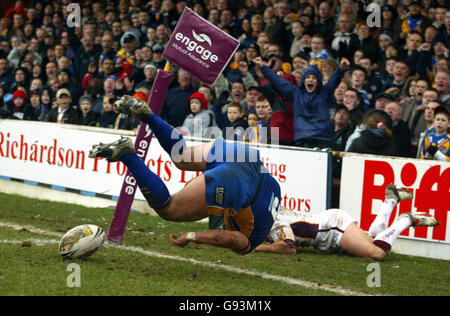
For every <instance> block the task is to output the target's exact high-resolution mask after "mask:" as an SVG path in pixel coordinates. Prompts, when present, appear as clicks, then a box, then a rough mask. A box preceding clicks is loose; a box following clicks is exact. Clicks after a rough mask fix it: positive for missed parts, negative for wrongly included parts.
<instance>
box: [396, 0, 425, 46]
mask: <svg viewBox="0 0 450 316" xmlns="http://www.w3.org/2000/svg"><path fill="white" fill-rule="evenodd" d="M421 10H422V8H421V3H420V1H419V0H412V1H411V2H410V3H409V5H408V11H409V13H408V14H407V15H406V17H405V18H404V19H403V21H402V32H401V33H400V37H401V38H406V36H407V35H408V34H409V33H410V32H412V31H415V30H417V29H419V28H420V30H423V31H424V30H425V29H426V28H427V26H429V25H430V24H431V21H430V19H428V18H427V17H426V16H425V15H423V14H422V12H421Z"/></svg>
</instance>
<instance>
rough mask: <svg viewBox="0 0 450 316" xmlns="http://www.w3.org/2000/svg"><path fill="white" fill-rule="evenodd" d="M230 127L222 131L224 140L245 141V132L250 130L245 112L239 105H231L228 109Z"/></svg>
mask: <svg viewBox="0 0 450 316" xmlns="http://www.w3.org/2000/svg"><path fill="white" fill-rule="evenodd" d="M227 119H228V122H229V123H228V125H227V126H225V127H224V128H223V129H222V133H223V136H224V138H226V139H232V140H240V141H242V140H244V137H245V133H244V132H245V130H246V129H247V128H248V123H247V120H245V118H244V111H243V110H242V106H241V105H240V104H239V103H231V104H230V105H228V108H227Z"/></svg>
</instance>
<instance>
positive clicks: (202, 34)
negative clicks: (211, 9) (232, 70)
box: [163, 8, 239, 85]
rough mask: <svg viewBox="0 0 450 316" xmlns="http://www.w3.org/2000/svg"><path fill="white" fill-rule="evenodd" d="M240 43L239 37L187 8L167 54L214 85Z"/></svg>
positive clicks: (174, 62) (187, 69) (174, 61)
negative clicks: (229, 33)
mask: <svg viewBox="0 0 450 316" xmlns="http://www.w3.org/2000/svg"><path fill="white" fill-rule="evenodd" d="M238 46H239V41H238V40H237V39H235V38H234V37H232V36H230V35H228V34H227V33H225V32H223V31H222V30H220V29H219V28H217V27H216V26H214V25H212V24H211V23H209V22H208V21H206V20H205V19H203V18H202V17H201V16H199V15H197V14H195V13H194V12H193V11H191V10H190V9H189V8H185V9H184V11H183V14H182V15H181V17H180V19H179V21H178V23H177V26H176V27H175V30H174V31H173V34H172V36H171V37H170V40H169V42H168V44H167V47H166V49H165V50H164V54H163V57H164V58H165V59H166V60H168V61H170V62H171V63H173V64H176V65H178V66H179V67H181V68H183V69H184V70H186V71H188V72H190V73H191V74H192V75H193V76H195V77H197V78H198V79H199V80H200V81H202V82H204V83H206V84H208V85H212V84H213V83H214V82H215V81H216V79H217V77H218V76H219V75H220V73H221V72H222V71H223V69H224V68H225V66H226V65H227V64H228V62H229V61H230V59H231V57H232V56H233V54H234V52H235V51H236V49H237V48H238Z"/></svg>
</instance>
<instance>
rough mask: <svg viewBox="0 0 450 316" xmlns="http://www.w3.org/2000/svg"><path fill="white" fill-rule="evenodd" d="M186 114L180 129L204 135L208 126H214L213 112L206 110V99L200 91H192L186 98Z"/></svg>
mask: <svg viewBox="0 0 450 316" xmlns="http://www.w3.org/2000/svg"><path fill="white" fill-rule="evenodd" d="M188 100H189V101H188V112H189V114H188V116H187V117H186V119H185V120H184V122H183V126H182V127H181V128H182V131H184V132H187V133H188V134H189V135H192V136H196V137H200V136H201V137H204V136H205V135H207V133H208V130H209V129H208V128H209V127H212V126H216V125H217V124H216V120H215V117H214V113H213V112H212V111H210V110H208V101H207V100H206V98H205V96H204V95H203V93H201V92H195V93H193V94H192V95H191V96H190V97H189V99H188Z"/></svg>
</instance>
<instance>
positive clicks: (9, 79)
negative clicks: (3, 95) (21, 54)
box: [0, 58, 14, 91]
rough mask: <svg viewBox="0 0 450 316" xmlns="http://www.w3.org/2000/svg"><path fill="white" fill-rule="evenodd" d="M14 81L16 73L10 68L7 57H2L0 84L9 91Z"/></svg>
mask: <svg viewBox="0 0 450 316" xmlns="http://www.w3.org/2000/svg"><path fill="white" fill-rule="evenodd" d="M13 82H14V75H13V72H12V70H11V69H10V68H9V62H8V59H6V58H0V85H2V86H3V89H4V91H9V90H10V88H11V86H12V84H13Z"/></svg>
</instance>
